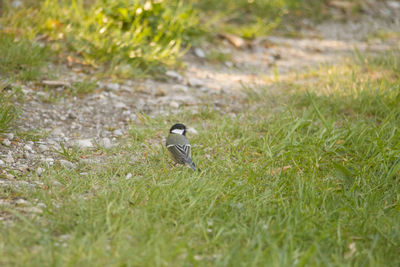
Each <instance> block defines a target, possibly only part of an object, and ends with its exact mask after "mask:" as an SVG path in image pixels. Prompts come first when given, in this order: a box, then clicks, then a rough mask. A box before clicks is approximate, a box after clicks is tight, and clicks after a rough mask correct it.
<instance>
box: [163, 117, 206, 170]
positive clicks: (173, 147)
mask: <svg viewBox="0 0 400 267" xmlns="http://www.w3.org/2000/svg"><path fill="white" fill-rule="evenodd" d="M165 145H166V146H167V149H168V151H169V152H170V154H171V156H172V159H173V160H174V161H175V162H176V163H179V164H187V165H188V166H189V167H190V168H192V170H194V171H195V170H196V169H197V170H198V171H200V169H199V168H197V167H196V164H194V162H193V160H192V159H191V158H190V143H189V140H188V139H187V138H186V126H185V125H183V124H182V123H177V124H174V125H173V126H172V127H171V129H170V130H169V135H168V137H167V142H166V143H165Z"/></svg>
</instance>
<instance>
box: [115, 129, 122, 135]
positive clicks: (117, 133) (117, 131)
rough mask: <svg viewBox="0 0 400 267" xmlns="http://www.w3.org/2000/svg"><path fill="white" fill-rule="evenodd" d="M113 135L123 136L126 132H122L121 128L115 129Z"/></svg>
mask: <svg viewBox="0 0 400 267" xmlns="http://www.w3.org/2000/svg"><path fill="white" fill-rule="evenodd" d="M113 135H115V136H123V135H124V134H123V133H122V131H121V130H120V129H116V130H114V131H113Z"/></svg>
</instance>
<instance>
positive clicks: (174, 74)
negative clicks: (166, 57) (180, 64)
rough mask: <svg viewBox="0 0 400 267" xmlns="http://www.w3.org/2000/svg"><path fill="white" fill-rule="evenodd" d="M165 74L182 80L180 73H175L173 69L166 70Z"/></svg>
mask: <svg viewBox="0 0 400 267" xmlns="http://www.w3.org/2000/svg"><path fill="white" fill-rule="evenodd" d="M165 75H167V76H168V77H170V78H173V79H175V80H177V81H182V80H183V77H182V75H180V74H179V73H177V72H176V71H173V70H168V71H167V72H166V73H165Z"/></svg>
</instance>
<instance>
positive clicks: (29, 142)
mask: <svg viewBox="0 0 400 267" xmlns="http://www.w3.org/2000/svg"><path fill="white" fill-rule="evenodd" d="M26 143H27V144H28V145H29V146H33V145H34V144H35V143H34V142H33V141H28V142H26Z"/></svg>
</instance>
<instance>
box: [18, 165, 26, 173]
mask: <svg viewBox="0 0 400 267" xmlns="http://www.w3.org/2000/svg"><path fill="white" fill-rule="evenodd" d="M18 170H20V171H21V172H27V171H29V166H28V165H26V164H22V165H20V166H18Z"/></svg>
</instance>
